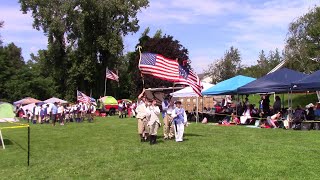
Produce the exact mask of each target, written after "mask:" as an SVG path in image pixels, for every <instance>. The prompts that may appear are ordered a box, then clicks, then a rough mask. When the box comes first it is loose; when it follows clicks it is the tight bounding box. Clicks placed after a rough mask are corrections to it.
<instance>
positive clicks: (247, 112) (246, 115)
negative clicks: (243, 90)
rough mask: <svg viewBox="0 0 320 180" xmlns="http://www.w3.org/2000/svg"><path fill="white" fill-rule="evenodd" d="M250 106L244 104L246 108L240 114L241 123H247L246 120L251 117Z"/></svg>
mask: <svg viewBox="0 0 320 180" xmlns="http://www.w3.org/2000/svg"><path fill="white" fill-rule="evenodd" d="M252 108H253V106H250V105H248V106H246V109H245V110H244V112H243V114H242V116H241V117H240V122H241V124H247V121H248V120H250V119H251V118H252Z"/></svg>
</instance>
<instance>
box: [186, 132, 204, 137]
mask: <svg viewBox="0 0 320 180" xmlns="http://www.w3.org/2000/svg"><path fill="white" fill-rule="evenodd" d="M184 136H190V137H201V136H202V135H200V134H193V133H185V134H184Z"/></svg>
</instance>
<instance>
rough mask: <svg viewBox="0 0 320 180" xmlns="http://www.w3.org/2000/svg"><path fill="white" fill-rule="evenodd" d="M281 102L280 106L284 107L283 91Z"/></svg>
mask: <svg viewBox="0 0 320 180" xmlns="http://www.w3.org/2000/svg"><path fill="white" fill-rule="evenodd" d="M281 104H282V108H284V93H282V103H281ZM288 108H289V107H288Z"/></svg>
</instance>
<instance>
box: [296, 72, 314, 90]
mask: <svg viewBox="0 0 320 180" xmlns="http://www.w3.org/2000/svg"><path fill="white" fill-rule="evenodd" d="M292 87H293V88H292V89H293V90H294V91H320V70H318V71H316V72H314V73H312V74H310V75H309V76H307V77H305V78H303V79H301V80H299V81H295V82H294V83H292Z"/></svg>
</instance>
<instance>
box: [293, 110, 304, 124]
mask: <svg viewBox="0 0 320 180" xmlns="http://www.w3.org/2000/svg"><path fill="white" fill-rule="evenodd" d="M305 119H306V117H305V112H304V111H303V110H302V109H301V108H300V106H297V109H296V110H295V111H294V113H293V122H294V123H295V124H296V123H301V122H302V121H304V120H305Z"/></svg>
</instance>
